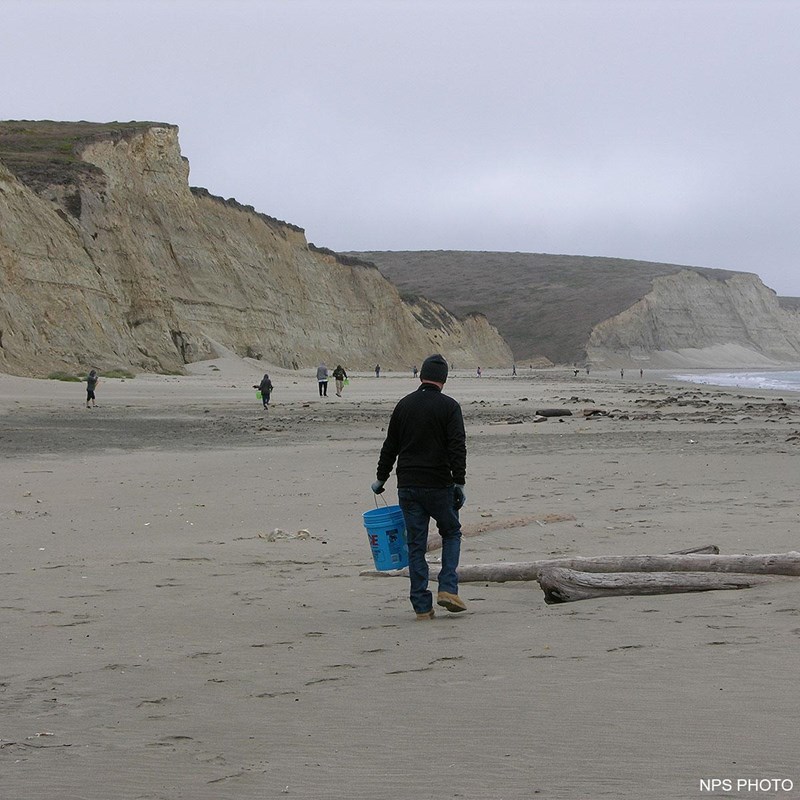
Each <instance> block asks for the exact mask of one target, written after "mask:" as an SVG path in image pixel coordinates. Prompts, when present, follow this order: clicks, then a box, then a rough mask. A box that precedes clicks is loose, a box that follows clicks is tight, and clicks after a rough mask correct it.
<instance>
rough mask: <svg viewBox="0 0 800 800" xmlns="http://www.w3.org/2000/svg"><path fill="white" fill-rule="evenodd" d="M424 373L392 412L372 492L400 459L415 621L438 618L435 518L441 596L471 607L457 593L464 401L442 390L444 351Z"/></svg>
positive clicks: (441, 601) (456, 606)
mask: <svg viewBox="0 0 800 800" xmlns="http://www.w3.org/2000/svg"><path fill="white" fill-rule="evenodd" d="M419 379H420V385H419V388H418V389H417V390H416V391H414V392H411V394H408V395H406V396H405V397H404V398H403V399H402V400H400V402H399V403H398V404H397V405H396V406H395V409H394V411H393V412H392V416H391V418H390V420H389V427H388V429H387V432H386V440H385V441H384V443H383V447H381V452H380V456H379V457H378V468H377V473H376V475H377V480H376V481H375V482H374V483H373V484H372V491H373V492H375V494H380V493H381V492H383V490H384V484H385V483H386V481H387V480H388V478H389V475H390V474H391V472H392V467H393V466H394V463H395V459H396V460H397V496H398V498H399V501H400V508H401V509H402V511H403V517H404V519H405V523H406V532H407V536H408V573H409V577H410V578H411V591H410V598H411V605H412V606H413V608H414V611H415V612H416V614H417V619H419V620H427V619H432V618H433V616H434V610H433V595H432V594H431V592H430V591H428V562H427V561H426V560H425V551H426V550H427V546H428V526H429V523H430V520H431V518H433V519H434V520H435V521H436V526H437V528H438V530H439V534H440V535H441V537H442V568H441V570H440V572H439V576H438V582H439V591H438V593H437V596H436V602H437V604H438V605H440V606H443V607H444V608H446V609H447V610H448V611H452V612H459V611H464V610H465V609H466V605H465V604H464V601H463V600H462V599H461V598H460V597H459V596H458V575H457V573H456V570H457V568H458V560H459V557H460V554H461V522H460V521H459V518H458V511H459V509H460V508H461V507H462V506H463V505H464V503H465V502H466V499H467V498H466V494H465V492H464V485H465V483H466V470H467V444H466V433H465V431H464V418H463V416H462V414H461V406H460V405H459V404H458V403H457V402H456V401H455V400H454V399H453V398H452V397H449V396H448V395H446V394H442V388H443V387H444V384H445V382H446V381H447V362H446V361H445V360H444V358H443V357H442V356H441V355H440V354H439V353H436V354H435V355H432V356H429V357H428V358H426V359H425V361H424V362H423V363H422V369H421V370H420V373H419Z"/></svg>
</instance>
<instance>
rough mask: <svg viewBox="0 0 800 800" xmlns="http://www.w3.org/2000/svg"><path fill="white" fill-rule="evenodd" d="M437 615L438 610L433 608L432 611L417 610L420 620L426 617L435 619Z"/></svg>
mask: <svg viewBox="0 0 800 800" xmlns="http://www.w3.org/2000/svg"><path fill="white" fill-rule="evenodd" d="M435 616H436V612H435V611H434V610H433V609H431V610H430V611H418V612H417V620H419V621H420V622H422V621H424V620H426V619H433V618H434V617H435Z"/></svg>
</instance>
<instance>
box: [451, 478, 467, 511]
mask: <svg viewBox="0 0 800 800" xmlns="http://www.w3.org/2000/svg"><path fill="white" fill-rule="evenodd" d="M453 488H454V491H453V499H454V500H455V506H456V511H458V509H459V508H461V507H462V506H463V505H464V503H466V502H467V493H466V492H465V491H464V487H463V486H461V485H460V484H458V483H457V484H456V485H455V486H454V487H453Z"/></svg>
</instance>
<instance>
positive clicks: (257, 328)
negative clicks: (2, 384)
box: [0, 126, 511, 375]
mask: <svg viewBox="0 0 800 800" xmlns="http://www.w3.org/2000/svg"><path fill="white" fill-rule="evenodd" d="M81 158H82V159H83V161H84V162H86V163H88V164H91V165H94V167H96V169H94V170H92V171H91V172H90V173H89V174H88V175H86V174H84V175H81V176H80V178H79V179H75V180H72V181H66V182H59V183H54V184H52V185H47V184H46V182H45V184H44V185H43V184H42V183H41V182H39V183H38V184H37V185H36V186H35V187H32V186H28V185H25V184H24V183H23V182H22V181H20V180H19V179H18V178H17V177H15V175H14V174H12V173H11V172H10V171H9V170H8V169H6V168H5V167H4V166H3V165H2V164H0V289H1V290H2V295H1V296H0V371H4V372H9V373H14V374H29V375H36V374H46V373H47V372H49V371H52V370H56V369H70V370H74V369H76V368H81V369H82V368H84V367H87V366H96V367H99V368H101V369H111V368H124V367H128V368H131V367H132V368H133V369H142V370H158V371H172V370H175V371H179V370H180V369H181V368H182V366H183V365H184V364H185V363H188V362H191V361H196V360H199V359H202V358H205V357H210V356H211V355H212V354H213V353H212V350H213V348H212V345H211V344H210V341H209V340H213V341H217V342H219V343H220V344H222V345H224V346H225V347H227V348H229V349H231V350H233V351H235V352H236V353H238V354H240V355H242V356H252V357H263V358H264V359H265V360H266V361H269V362H270V363H275V364H278V365H281V366H286V367H290V366H298V367H303V366H311V365H314V364H316V363H318V362H319V361H321V360H325V361H327V362H328V363H330V362H334V363H336V362H341V363H343V364H346V365H348V367H349V368H351V369H358V368H365V367H367V366H371V365H373V364H375V363H376V362H380V363H381V364H382V365H384V366H385V367H387V368H392V367H398V368H400V367H402V368H406V367H408V366H409V365H410V364H413V363H414V362H418V363H419V362H421V360H422V359H423V358H424V357H425V356H426V355H428V354H429V353H431V352H434V351H441V352H443V353H444V354H445V355H446V356H447V357H448V358H449V359H451V360H455V361H457V362H458V361H460V362H461V363H483V364H487V365H500V364H508V363H510V362H511V353H510V350H509V348H508V346H507V345H506V343H505V342H504V341H503V339H502V338H501V337H500V335H499V334H498V333H497V331H496V330H495V329H494V328H492V326H490V325H489V324H488V322H487V321H486V319H485V318H482V317H470V318H468V319H466V320H464V321H460V320H457V319H456V318H455V317H453V316H452V315H451V314H449V313H448V312H447V311H446V310H445V309H443V308H442V307H441V306H437V305H436V304H434V303H428V302H427V301H418V302H415V303H407V302H404V301H403V300H402V299H401V297H400V295H399V293H398V291H397V289H396V288H395V287H394V286H393V285H392V284H390V283H389V282H388V281H387V280H386V279H385V278H384V277H383V276H382V275H381V274H380V272H378V270H377V269H375V268H373V267H371V266H369V265H358V264H356V265H348V264H346V263H342V261H341V260H340V259H339V258H337V257H336V255H335V254H329V253H325V252H319V251H316V250H310V249H309V247H308V244H307V242H306V239H305V235H304V233H303V231H302V229H300V228H297V227H296V226H293V225H288V224H286V223H283V222H280V221H279V220H275V219H272V218H270V217H267V216H265V215H263V214H259V213H257V212H256V211H255V210H254V209H252V208H250V207H246V206H241V205H239V204H238V203H235V202H233V201H223V200H221V199H220V198H216V197H213V196H212V195H210V194H208V193H207V192H205V191H204V190H192V189H190V187H189V183H188V173H189V167H188V162H187V161H186V160H185V159H183V158H182V157H181V154H180V149H179V145H178V132H177V128H175V127H172V126H163V127H159V126H152V127H148V128H146V129H144V130H142V131H140V132H137V133H135V134H132V135H126V136H124V137H114V138H107V139H98V140H96V141H92V142H89V143H88V144H85V145H84V146H83V147H82V150H81Z"/></svg>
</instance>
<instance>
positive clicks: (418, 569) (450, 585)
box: [397, 486, 461, 614]
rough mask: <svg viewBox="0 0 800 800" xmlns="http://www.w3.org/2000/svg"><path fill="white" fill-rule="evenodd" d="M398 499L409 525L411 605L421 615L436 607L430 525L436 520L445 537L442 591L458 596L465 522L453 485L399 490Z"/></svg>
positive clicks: (440, 579)
mask: <svg viewBox="0 0 800 800" xmlns="http://www.w3.org/2000/svg"><path fill="white" fill-rule="evenodd" d="M397 497H398V499H399V501H400V508H401V509H402V511H403V517H404V518H405V522H406V536H407V538H408V575H409V577H410V578H411V593H410V597H411V605H412V606H413V607H414V611H416V612H417V613H418V614H421V613H425V612H426V611H430V610H431V608H433V596H432V595H431V593H430V592H429V591H428V562H427V561H426V560H425V551H426V549H427V547H428V524H429V522H430V520H431V518H433V519H434V520H435V521H436V527H437V528H438V530H439V535H440V536H441V537H442V569H441V570H440V572H439V577H438V581H439V591H440V592H450V593H451V594H458V575H457V574H456V568H457V567H458V558H459V555H460V554H461V523H460V522H459V519H458V511H457V510H456V507H455V494H454V487H453V486H446V487H444V488H441V489H429V488H427V487H424V486H409V487H406V488H404V489H400V488H398V490H397Z"/></svg>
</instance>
